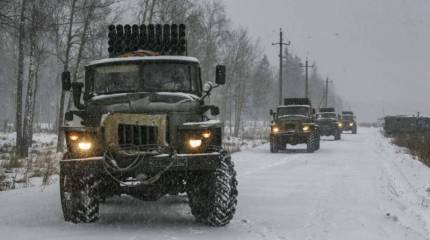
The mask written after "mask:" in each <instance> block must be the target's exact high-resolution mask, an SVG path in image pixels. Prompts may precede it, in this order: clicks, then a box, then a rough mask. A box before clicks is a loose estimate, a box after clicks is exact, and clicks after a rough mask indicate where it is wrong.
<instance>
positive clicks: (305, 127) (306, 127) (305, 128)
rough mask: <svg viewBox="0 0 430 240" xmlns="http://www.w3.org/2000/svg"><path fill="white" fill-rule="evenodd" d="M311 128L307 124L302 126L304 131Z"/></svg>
mask: <svg viewBox="0 0 430 240" xmlns="http://www.w3.org/2000/svg"><path fill="white" fill-rule="evenodd" d="M310 129H311V127H309V126H307V125H306V126H303V131H304V132H307V131H309V130H310Z"/></svg>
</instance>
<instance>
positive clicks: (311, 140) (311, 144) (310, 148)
mask: <svg viewBox="0 0 430 240" xmlns="http://www.w3.org/2000/svg"><path fill="white" fill-rule="evenodd" d="M315 140H316V138H315V133H312V134H311V135H310V136H309V137H308V141H307V146H306V151H307V152H308V153H313V152H315V148H316V145H315Z"/></svg>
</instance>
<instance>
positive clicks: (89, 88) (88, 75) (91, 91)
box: [84, 60, 203, 100]
mask: <svg viewBox="0 0 430 240" xmlns="http://www.w3.org/2000/svg"><path fill="white" fill-rule="evenodd" d="M133 64H137V65H139V66H140V67H139V71H140V72H139V74H142V73H143V69H144V68H145V65H151V64H183V65H191V66H194V67H195V69H196V73H195V74H196V76H195V81H196V82H195V83H194V84H196V90H192V89H191V90H190V91H172V90H170V91H169V90H161V91H160V90H150V89H144V90H142V91H112V92H109V93H96V92H95V80H94V71H95V68H97V67H103V66H109V65H114V66H115V65H133ZM142 65H143V68H142V67H141V66H142ZM139 92H181V93H191V94H194V95H197V96H199V97H201V96H202V93H203V86H202V79H201V68H200V64H199V63H198V62H192V61H185V60H184V61H182V60H140V61H122V62H106V63H100V64H96V65H90V66H86V67H85V93H84V99H85V100H89V99H91V98H92V97H94V96H97V95H109V94H116V93H139Z"/></svg>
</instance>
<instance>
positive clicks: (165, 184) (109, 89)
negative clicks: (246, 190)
mask: <svg viewBox="0 0 430 240" xmlns="http://www.w3.org/2000/svg"><path fill="white" fill-rule="evenodd" d="M184 36H185V26H183V25H179V26H177V25H175V24H173V25H164V26H161V25H148V26H146V25H140V26H137V25H134V26H129V25H126V26H121V25H117V26H111V27H110V28H109V44H110V46H109V53H110V57H109V58H106V59H101V60H96V61H93V62H91V63H90V64H89V65H88V66H86V68H85V85H84V84H83V83H80V82H73V83H71V82H70V73H69V72H64V73H63V74H62V82H63V90H65V91H69V90H71V92H72V96H73V101H74V105H75V108H76V109H75V110H71V111H68V112H67V113H66V116H65V119H66V121H67V122H66V124H65V126H64V132H65V138H66V143H67V152H66V153H65V154H64V158H63V160H61V162H60V193H61V203H62V209H63V213H64V218H65V220H66V221H71V222H74V223H88V222H95V221H96V220H97V219H98V217H99V206H100V203H101V202H103V201H104V200H105V199H106V198H109V197H111V196H115V195H122V194H128V195H131V196H133V197H136V198H138V199H141V200H145V201H155V200H157V199H159V198H161V197H163V196H164V195H167V194H169V195H178V194H183V193H186V194H187V195H188V199H189V200H188V202H189V205H190V208H191V213H192V214H193V215H194V217H195V219H196V220H197V221H198V222H201V223H203V224H207V225H210V226H223V225H226V224H228V223H229V222H230V220H231V219H232V218H233V215H234V213H235V208H236V204H237V200H236V199H237V195H238V192H237V180H236V172H235V169H234V166H233V162H232V160H231V157H230V155H229V154H228V153H227V152H226V151H224V150H223V148H222V139H223V137H222V129H223V124H222V123H221V122H220V121H218V120H211V119H210V118H209V116H215V115H218V114H219V108H218V107H216V106H213V105H208V104H206V103H205V99H206V97H207V96H209V94H210V93H211V91H212V89H213V88H215V87H218V86H220V85H223V84H224V83H225V78H226V76H225V74H226V73H225V67H224V66H221V65H219V66H217V67H216V71H215V73H216V76H215V79H216V80H215V83H213V82H208V83H207V84H205V85H202V79H201V78H200V77H201V74H200V65H199V61H198V60H197V59H196V58H194V57H188V56H186V54H185V53H186V46H184V45H183V44H186V40H185V39H182V38H183V37H184ZM181 37H182V38H181Z"/></svg>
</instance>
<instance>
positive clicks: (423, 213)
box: [0, 128, 430, 240]
mask: <svg viewBox="0 0 430 240" xmlns="http://www.w3.org/2000/svg"><path fill="white" fill-rule="evenodd" d="M233 159H234V161H235V163H236V169H237V171H238V179H239V205H238V209H237V213H236V216H235V218H234V219H233V221H232V223H231V224H230V225H228V226H226V227H224V228H210V227H206V226H202V225H200V224H197V223H195V222H194V219H193V217H192V215H191V213H190V210H189V207H188V205H187V203H186V201H187V200H186V198H185V197H166V198H164V199H162V200H161V201H158V202H141V201H139V200H135V199H132V198H130V197H122V198H114V199H111V200H109V201H108V202H107V203H106V204H104V205H102V206H101V219H100V221H99V222H98V223H96V224H88V225H75V224H71V223H65V222H64V221H63V219H62V215H61V207H60V200H59V191H58V185H57V184H55V185H51V186H48V187H47V188H46V189H43V190H42V189H41V188H39V187H35V188H30V189H19V190H15V191H8V192H0V204H1V206H2V207H1V208H0V232H1V234H0V239H10V238H13V239H121V240H123V239H216V240H218V239H247V240H248V239H249V240H253V239H330V240H331V239H339V240H345V239H348V240H351V239H357V240H363V239H366V240H368V239H375V240H380V239H390V240H392V239H394V240H396V239H412V240H421V239H429V236H430V234H429V226H430V225H429V219H430V212H429V204H430V203H429V197H430V196H429V191H428V189H429V187H430V169H429V168H428V167H426V166H424V165H422V164H421V163H420V162H418V161H416V160H413V159H412V158H411V157H410V156H409V155H407V154H405V153H403V151H402V149H400V148H398V147H396V146H393V145H391V144H390V143H389V139H385V138H384V137H382V136H381V134H380V133H379V130H378V129H376V128H370V129H367V128H360V129H359V134H358V135H347V134H345V135H343V139H342V141H332V140H331V139H324V140H323V142H322V144H321V150H319V151H318V152H316V153H314V154H307V153H305V150H304V149H303V150H302V149H300V148H294V149H290V150H288V151H287V152H285V153H278V154H271V153H270V152H269V146H268V144H265V145H263V146H260V147H257V148H253V149H249V150H247V151H242V152H239V153H235V154H233ZM6 234H7V235H6Z"/></svg>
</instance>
